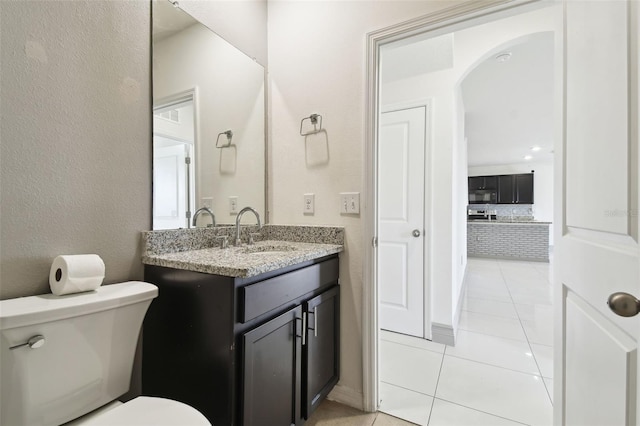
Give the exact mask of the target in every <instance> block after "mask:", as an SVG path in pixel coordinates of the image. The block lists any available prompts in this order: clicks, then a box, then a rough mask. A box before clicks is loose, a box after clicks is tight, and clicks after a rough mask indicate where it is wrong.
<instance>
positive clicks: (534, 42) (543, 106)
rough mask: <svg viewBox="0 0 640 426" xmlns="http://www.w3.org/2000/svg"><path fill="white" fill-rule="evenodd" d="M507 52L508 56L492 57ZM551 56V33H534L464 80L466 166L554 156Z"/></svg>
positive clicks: (489, 60) (552, 52)
mask: <svg viewBox="0 0 640 426" xmlns="http://www.w3.org/2000/svg"><path fill="white" fill-rule="evenodd" d="M507 52H509V53H511V58H510V59H509V60H507V61H504V62H499V61H497V60H496V56H498V55H499V54H501V53H507ZM553 57H554V46H553V34H551V33H540V34H535V35H533V36H531V37H528V38H527V39H526V41H523V42H522V43H520V44H517V45H514V46H511V47H509V49H508V50H505V51H502V52H496V53H495V54H494V55H492V56H491V57H490V58H488V59H486V60H485V61H484V62H482V63H480V64H479V65H478V66H477V67H476V68H474V69H473V70H472V71H471V72H470V73H469V74H468V75H467V77H466V78H465V79H464V80H463V82H462V96H463V99H464V106H465V113H466V114H465V134H466V137H467V143H468V162H469V165H470V166H480V165H497V164H514V163H522V162H527V161H536V162H550V161H552V159H553V73H554V71H553ZM534 146H536V147H540V150H539V151H536V152H533V151H532V150H531V148H532V147H534ZM525 155H531V156H532V158H531V159H530V160H525V159H524V156H525Z"/></svg>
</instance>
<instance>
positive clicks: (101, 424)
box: [65, 396, 211, 426]
mask: <svg viewBox="0 0 640 426" xmlns="http://www.w3.org/2000/svg"><path fill="white" fill-rule="evenodd" d="M210 424H211V423H209V421H208V420H207V419H206V417H205V416H203V415H202V414H201V413H200V412H199V411H198V410H196V409H195V408H193V407H191V406H189V405H187V404H183V403H182V402H178V401H173V400H171V399H165V398H154V397H149V396H139V397H137V398H134V399H132V400H131V401H128V402H125V403H124V404H123V403H111V404H108V405H107V406H106V407H102V408H99V409H97V410H95V411H92V412H91V413H89V414H86V415H84V416H82V417H81V418H79V419H76V420H73V421H71V422H69V423H67V424H66V425H65V426H116V425H122V426H125V425H126V426H165V425H166V426H170V425H173V426H178V425H180V426H182V425H184V426H190V425H193V426H196V425H210Z"/></svg>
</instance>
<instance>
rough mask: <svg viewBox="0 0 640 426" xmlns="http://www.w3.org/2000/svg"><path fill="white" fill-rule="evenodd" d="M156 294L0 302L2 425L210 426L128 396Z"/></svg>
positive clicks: (99, 293)
mask: <svg viewBox="0 0 640 426" xmlns="http://www.w3.org/2000/svg"><path fill="white" fill-rule="evenodd" d="M157 295H158V289H157V287H156V286H154V285H152V284H149V283H144V282H139V281H129V282H125V283H120V284H111V285H106V286H102V287H99V288H98V289H97V290H94V291H91V292H86V293H78V294H69V295H65V296H54V295H53V294H44V295H39V296H28V297H22V298H17V299H9V300H2V301H0V395H1V398H0V424H2V425H11V426H13V425H29V426H36V425H43V426H49V425H60V424H63V423H67V422H72V421H73V422H72V423H70V424H77V425H109V426H117V425H122V426H125V425H126V426H134V425H140V426H142V425H180V426H182V425H194V426H196V425H210V423H209V422H208V421H207V419H206V418H205V417H204V416H203V415H202V414H201V413H200V412H199V411H198V410H196V409H195V408H193V407H190V406H188V405H186V404H183V403H181V402H178V401H173V400H169V399H164V398H155V397H146V396H141V397H138V398H134V399H132V400H131V401H128V402H126V403H120V402H117V399H118V398H119V397H120V396H122V395H123V394H125V393H126V392H127V391H128V390H129V383H130V379H131V371H132V367H133V359H134V355H135V350H136V345H137V342H138V336H139V333H140V327H141V326H142V320H143V319H144V316H145V313H146V311H147V308H148V307H149V305H150V303H151V301H152V299H153V298H155V297H157Z"/></svg>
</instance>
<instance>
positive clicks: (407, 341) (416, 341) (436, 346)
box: [380, 330, 445, 354]
mask: <svg viewBox="0 0 640 426" xmlns="http://www.w3.org/2000/svg"><path fill="white" fill-rule="evenodd" d="M380 340H386V341H387V342H395V343H400V344H401V345H406V346H413V347H414V348H419V349H426V350H428V351H432V352H437V353H440V354H441V353H444V348H445V345H443V344H442V343H436V342H432V341H431V340H426V339H420V338H419V337H414V336H408V335H406V334H401V333H394V332H391V331H387V330H380Z"/></svg>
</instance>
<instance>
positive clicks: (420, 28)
mask: <svg viewBox="0 0 640 426" xmlns="http://www.w3.org/2000/svg"><path fill="white" fill-rule="evenodd" d="M552 1H554V2H555V1H557V0H552ZM546 2H548V1H545V0H486V1H482V2H478V1H474V0H471V1H467V2H464V3H462V4H460V5H456V6H453V7H450V8H445V9H443V10H440V11H438V12H435V13H431V14H428V15H425V16H421V17H418V18H415V19H412V20H409V21H405V22H401V23H399V24H396V25H392V26H389V27H386V28H382V29H380V30H376V31H373V32H370V33H368V34H367V46H366V91H365V96H366V100H365V102H366V107H365V141H366V142H365V156H364V161H365V164H364V171H365V175H364V179H365V181H364V185H363V187H364V191H365V193H364V195H365V200H366V202H365V203H364V209H363V213H364V214H363V217H364V232H363V238H364V240H363V247H364V259H363V268H364V270H363V284H364V285H363V291H362V298H363V300H362V307H363V309H362V328H363V330H362V364H363V383H362V387H363V409H364V410H365V411H368V412H375V411H377V409H378V400H379V398H378V380H379V377H378V327H379V326H378V282H377V272H376V271H377V266H378V265H377V250H376V241H375V237H376V235H377V234H378V229H377V223H378V211H377V203H378V199H377V192H378V188H377V186H378V184H377V182H378V180H377V179H378V176H377V162H378V158H377V152H378V142H377V141H378V115H379V114H380V112H381V108H380V105H379V101H380V98H379V93H378V87H379V82H380V75H379V69H378V65H379V62H380V52H379V49H380V46H382V45H383V44H387V43H390V42H392V41H397V40H401V39H405V38H408V37H411V36H414V35H418V34H424V33H428V32H434V33H435V32H437V31H438V30H440V31H446V32H450V31H455V26H457V25H461V24H465V23H466V22H468V21H470V20H472V19H486V21H487V22H488V21H489V20H491V19H492V18H493V17H494V16H495V15H494V14H495V13H496V12H501V15H502V16H510V14H511V15H515V14H519V13H522V12H526V11H528V10H532V9H533V8H536V7H538V5H539V4H541V3H546ZM490 15H491V17H489V16H490ZM429 189H430V188H429ZM425 308H426V307H425Z"/></svg>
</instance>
